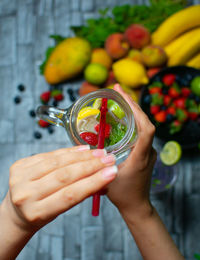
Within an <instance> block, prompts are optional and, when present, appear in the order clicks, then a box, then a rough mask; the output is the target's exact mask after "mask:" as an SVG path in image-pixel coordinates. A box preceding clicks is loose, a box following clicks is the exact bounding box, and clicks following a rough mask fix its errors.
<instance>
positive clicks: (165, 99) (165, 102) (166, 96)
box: [163, 95, 172, 106]
mask: <svg viewBox="0 0 200 260" xmlns="http://www.w3.org/2000/svg"><path fill="white" fill-rule="evenodd" d="M171 101H172V98H171V97H170V96H168V95H165V96H164V100H163V102H164V105H165V106H168V105H169V104H170V103H171Z"/></svg>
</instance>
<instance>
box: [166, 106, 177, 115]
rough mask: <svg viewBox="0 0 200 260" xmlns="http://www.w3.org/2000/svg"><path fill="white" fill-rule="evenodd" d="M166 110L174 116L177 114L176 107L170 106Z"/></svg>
mask: <svg viewBox="0 0 200 260" xmlns="http://www.w3.org/2000/svg"><path fill="white" fill-rule="evenodd" d="M166 112H167V114H170V115H173V116H174V115H175V114H176V109H175V108H174V107H172V106H170V107H168V109H167V111H166Z"/></svg>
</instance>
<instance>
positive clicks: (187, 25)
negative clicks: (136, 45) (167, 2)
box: [152, 5, 200, 46]
mask: <svg viewBox="0 0 200 260" xmlns="http://www.w3.org/2000/svg"><path fill="white" fill-rule="evenodd" d="M196 26H200V5H193V6H190V7H187V8H185V9H183V10H181V11H179V12H177V13H175V14H173V15H171V16H170V17H169V18H167V19H166V20H165V21H164V22H163V23H162V24H161V25H160V26H159V27H158V29H157V30H156V31H155V32H154V33H153V34H152V42H153V44H156V45H159V46H165V45H167V44H168V43H169V42H171V41H172V40H173V39H175V38H176V37H177V36H179V35H180V34H182V33H183V32H185V31H187V30H190V29H192V28H194V27H196Z"/></svg>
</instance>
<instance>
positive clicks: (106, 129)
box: [94, 124, 111, 138]
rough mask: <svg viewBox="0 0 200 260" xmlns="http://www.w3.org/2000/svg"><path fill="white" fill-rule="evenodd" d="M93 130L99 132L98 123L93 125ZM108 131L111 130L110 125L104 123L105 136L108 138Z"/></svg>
mask: <svg viewBox="0 0 200 260" xmlns="http://www.w3.org/2000/svg"><path fill="white" fill-rule="evenodd" d="M94 130H95V131H96V132H97V133H98V132H99V124H97V125H95V126H94ZM110 132H111V125H109V124H106V127H105V138H108V137H109V136H110Z"/></svg>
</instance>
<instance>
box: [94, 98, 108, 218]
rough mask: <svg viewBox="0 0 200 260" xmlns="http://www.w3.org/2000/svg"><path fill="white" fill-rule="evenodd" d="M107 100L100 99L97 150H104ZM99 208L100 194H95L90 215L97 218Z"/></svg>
mask: <svg viewBox="0 0 200 260" xmlns="http://www.w3.org/2000/svg"><path fill="white" fill-rule="evenodd" d="M107 101H108V100H107V98H103V99H102V104H101V110H100V111H101V115H100V124H99V138H98V145H97V148H98V149H103V148H104V141H105V127H106V113H107ZM99 208H100V192H97V193H96V194H94V195H93V201H92V215H93V216H94V217H97V216H99Z"/></svg>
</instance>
